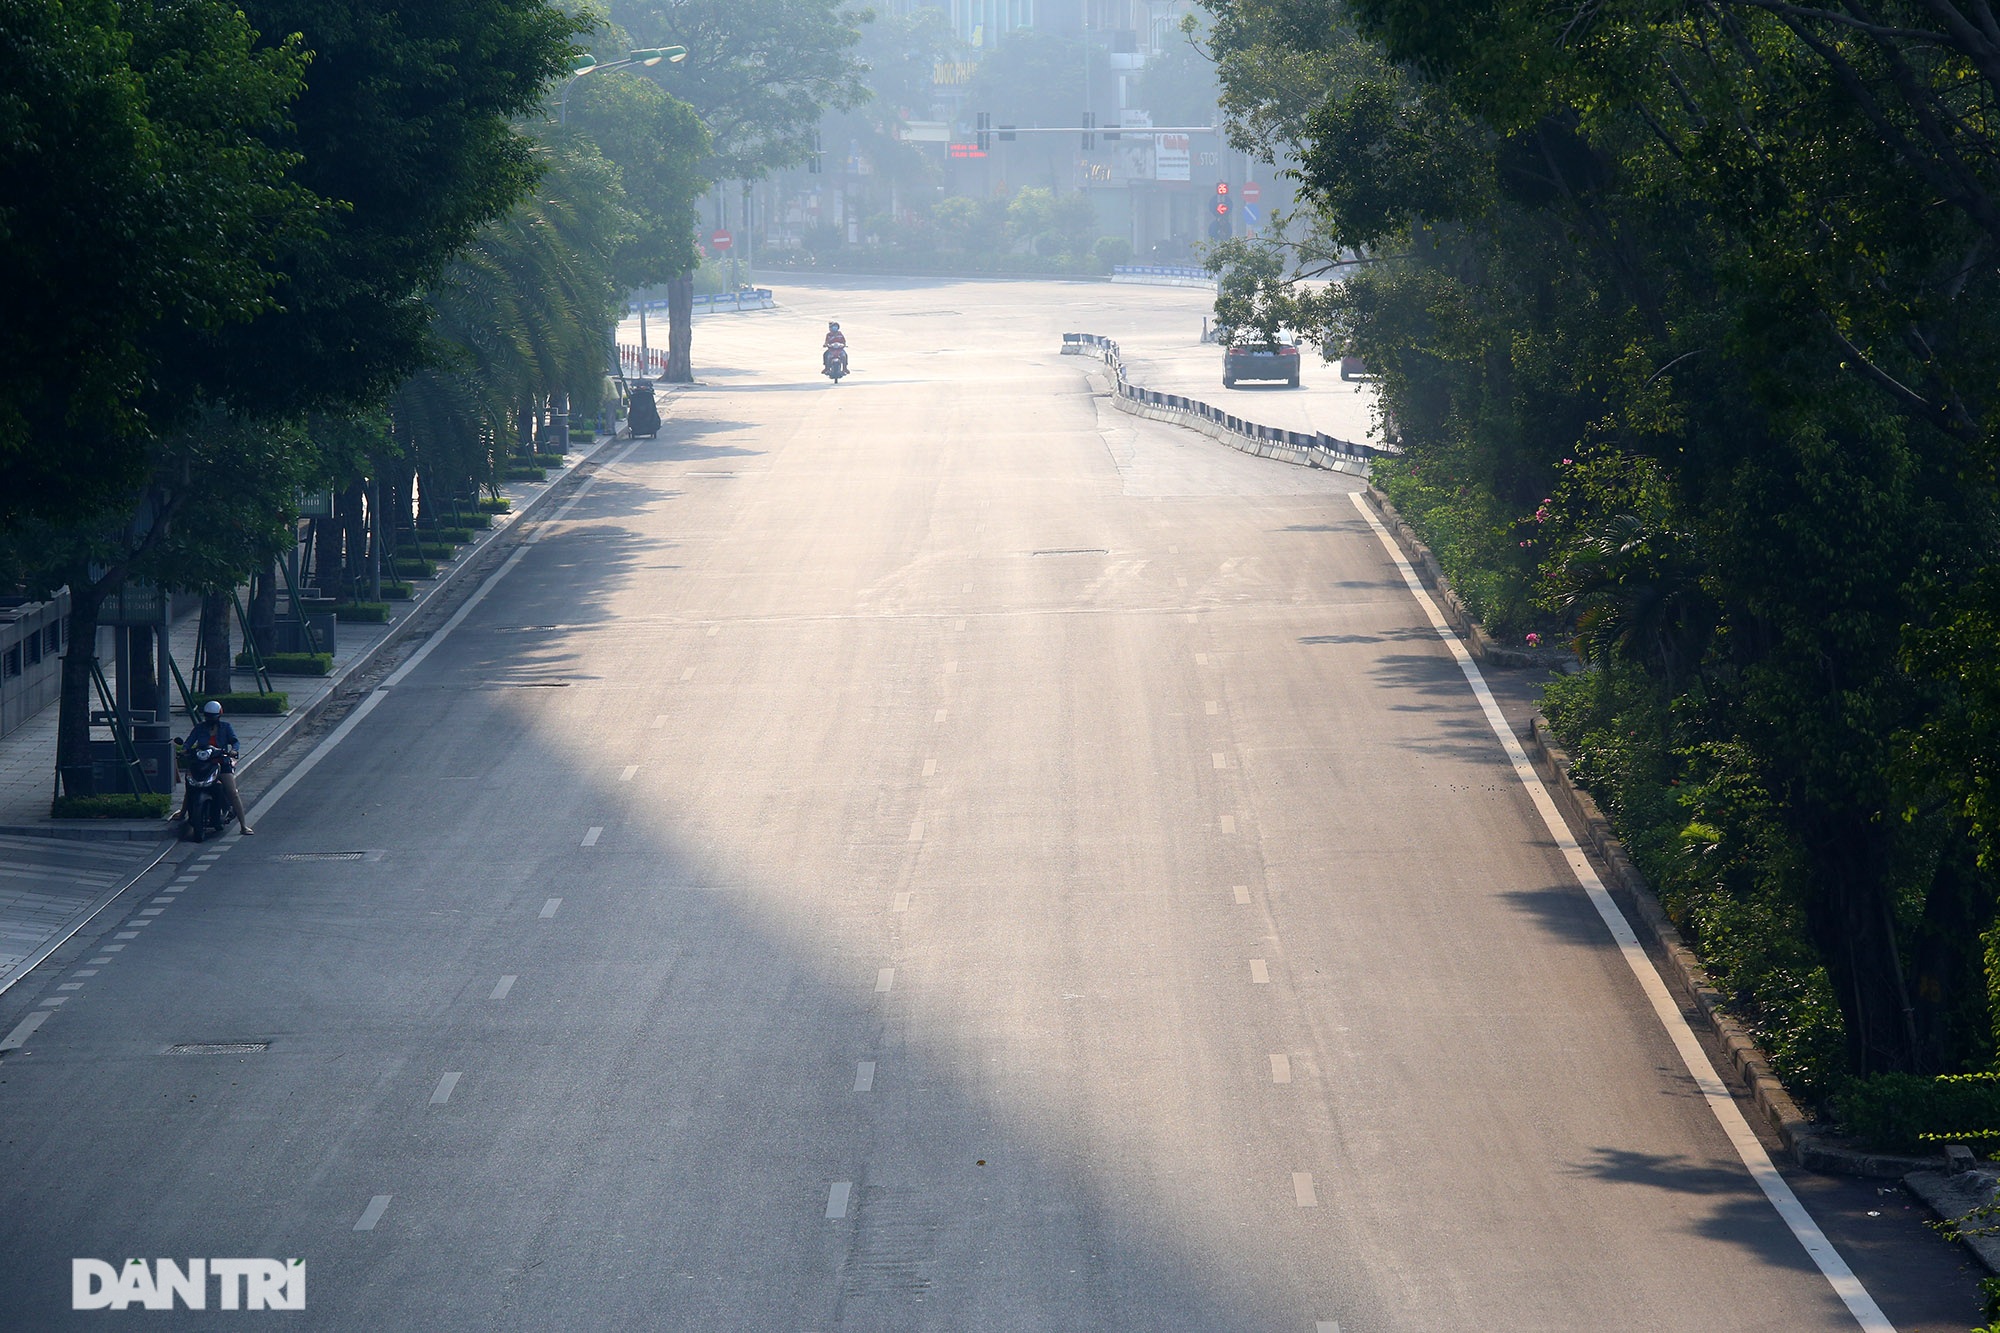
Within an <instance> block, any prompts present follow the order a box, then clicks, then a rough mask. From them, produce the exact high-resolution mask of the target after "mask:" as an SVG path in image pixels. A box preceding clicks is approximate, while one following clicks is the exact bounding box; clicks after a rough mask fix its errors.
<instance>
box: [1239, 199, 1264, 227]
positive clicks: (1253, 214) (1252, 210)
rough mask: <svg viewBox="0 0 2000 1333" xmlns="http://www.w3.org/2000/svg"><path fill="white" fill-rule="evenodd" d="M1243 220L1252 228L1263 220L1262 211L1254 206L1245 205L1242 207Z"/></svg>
mask: <svg viewBox="0 0 2000 1333" xmlns="http://www.w3.org/2000/svg"><path fill="white" fill-rule="evenodd" d="M1243 220H1244V221H1245V222H1247V223H1249V224H1250V225H1251V226H1253V227H1254V226H1256V225H1257V224H1258V223H1260V222H1262V221H1263V220H1264V210H1263V209H1262V208H1260V207H1259V206H1258V205H1256V204H1245V205H1243Z"/></svg>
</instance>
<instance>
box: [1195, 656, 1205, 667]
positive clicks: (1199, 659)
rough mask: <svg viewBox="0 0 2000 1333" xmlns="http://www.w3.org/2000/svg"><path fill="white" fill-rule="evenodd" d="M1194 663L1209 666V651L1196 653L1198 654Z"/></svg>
mask: <svg viewBox="0 0 2000 1333" xmlns="http://www.w3.org/2000/svg"><path fill="white" fill-rule="evenodd" d="M1194 664H1195V665H1196V666H1207V665H1208V654H1207V653H1196V654H1195V655H1194Z"/></svg>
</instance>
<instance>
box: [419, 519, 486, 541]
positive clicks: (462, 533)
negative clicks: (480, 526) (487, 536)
mask: <svg viewBox="0 0 2000 1333" xmlns="http://www.w3.org/2000/svg"><path fill="white" fill-rule="evenodd" d="M487 521H488V522H489V523H490V522H491V521H492V520H491V519H488V520H487ZM417 536H418V537H419V538H421V539H422V540H424V541H427V542H451V543H453V544H455V545H458V546H463V545H465V544H466V543H467V542H469V541H471V540H472V529H471V528H418V529H417Z"/></svg>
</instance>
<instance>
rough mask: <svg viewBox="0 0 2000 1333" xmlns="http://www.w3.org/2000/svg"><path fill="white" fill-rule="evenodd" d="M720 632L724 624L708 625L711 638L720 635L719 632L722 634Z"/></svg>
mask: <svg viewBox="0 0 2000 1333" xmlns="http://www.w3.org/2000/svg"><path fill="white" fill-rule="evenodd" d="M720 633H722V626H720V625H710V626H709V627H708V637H709V638H711V639H712V638H714V637H715V636H716V635H718V634H720Z"/></svg>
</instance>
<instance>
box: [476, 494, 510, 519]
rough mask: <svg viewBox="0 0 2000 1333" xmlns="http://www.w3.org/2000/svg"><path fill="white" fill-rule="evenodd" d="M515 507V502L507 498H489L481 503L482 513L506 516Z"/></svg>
mask: <svg viewBox="0 0 2000 1333" xmlns="http://www.w3.org/2000/svg"><path fill="white" fill-rule="evenodd" d="M513 507H514V502H513V501H512V500H509V499H508V498H507V497H506V496H504V495H502V496H497V497H496V496H488V497H487V498H485V499H483V500H481V501H480V502H479V509H480V512H481V513H485V514H504V513H506V512H508V511H509V510H511V509H512V508H513Z"/></svg>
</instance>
